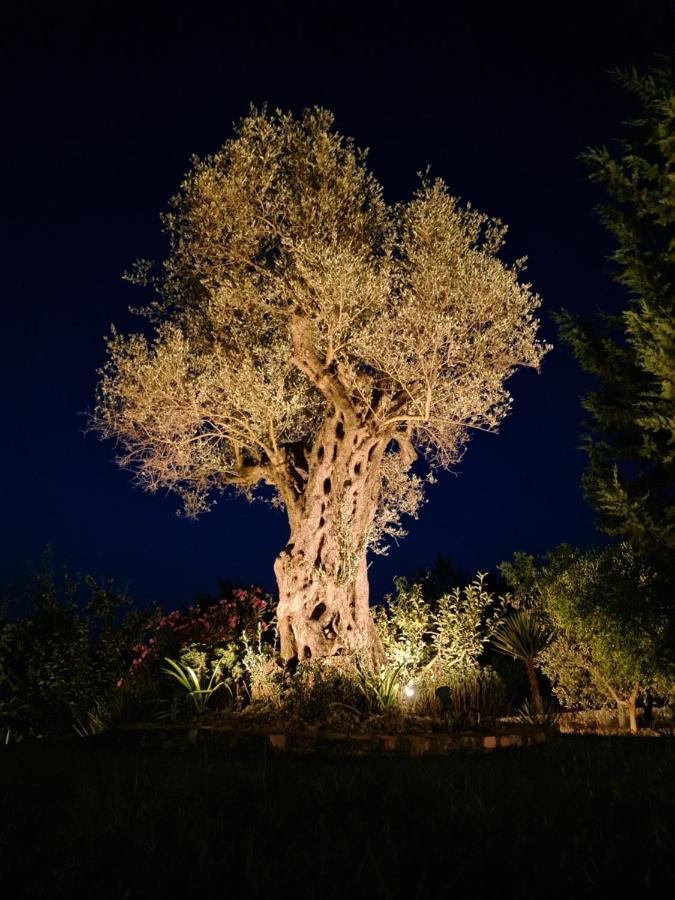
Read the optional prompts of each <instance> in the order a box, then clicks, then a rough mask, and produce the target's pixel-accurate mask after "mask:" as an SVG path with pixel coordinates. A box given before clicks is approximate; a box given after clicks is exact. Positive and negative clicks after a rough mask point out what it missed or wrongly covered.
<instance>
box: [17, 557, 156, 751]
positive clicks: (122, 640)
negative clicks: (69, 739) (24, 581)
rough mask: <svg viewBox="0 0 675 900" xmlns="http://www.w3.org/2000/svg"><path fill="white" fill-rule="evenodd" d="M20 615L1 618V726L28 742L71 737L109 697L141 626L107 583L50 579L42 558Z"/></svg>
mask: <svg viewBox="0 0 675 900" xmlns="http://www.w3.org/2000/svg"><path fill="white" fill-rule="evenodd" d="M19 602H20V609H19V613H20V614H19V615H13V616H12V617H11V619H4V620H3V619H2V617H0V725H2V726H6V727H9V728H11V730H12V733H14V734H19V733H20V734H22V735H24V736H26V737H28V736H34V737H39V736H50V737H51V736H63V735H67V734H72V726H73V723H74V722H77V721H78V720H79V721H80V722H83V721H84V720H85V718H86V716H87V715H88V713H89V711H90V710H92V709H94V706H95V704H96V702H97V701H98V700H99V699H101V700H109V699H111V698H112V697H113V696H114V695H115V693H116V691H117V690H118V688H117V684H118V681H119V679H120V677H121V676H122V675H123V674H124V673H125V672H126V671H127V670H128V668H129V664H130V662H131V658H132V651H131V647H132V645H133V643H134V641H136V640H138V639H139V636H140V635H142V634H143V630H144V628H145V625H146V623H147V620H148V614H147V612H145V611H141V610H134V609H129V608H128V607H130V606H131V604H132V600H131V598H130V597H129V596H128V595H127V594H126V593H125V592H123V591H119V590H117V589H116V588H115V586H114V584H113V582H112V581H111V580H110V579H101V580H96V579H93V578H90V577H82V578H80V577H78V578H74V577H69V576H68V575H65V576H64V577H63V578H62V579H59V580H57V579H56V578H55V577H54V574H53V571H52V566H51V559H50V554H49V552H47V553H45V555H44V558H43V561H42V565H41V567H40V569H39V570H38V572H37V577H36V579H35V581H34V583H33V585H32V586H31V589H30V590H29V593H28V595H27V596H24V597H21V598H20V601H19Z"/></svg>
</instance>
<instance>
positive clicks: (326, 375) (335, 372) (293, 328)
mask: <svg viewBox="0 0 675 900" xmlns="http://www.w3.org/2000/svg"><path fill="white" fill-rule="evenodd" d="M289 330H290V334H291V340H292V342H293V356H292V357H291V362H292V363H293V365H294V366H296V368H298V369H299V370H300V371H301V372H303V373H304V374H305V375H306V376H307V377H308V378H309V379H310V381H311V382H312V383H313V384H314V385H315V386H316V387H317V388H318V390H320V391H321V393H322V394H323V396H324V397H325V398H326V400H328V401H329V402H330V403H332V404H333V406H334V407H335V408H336V409H339V410H340V411H341V412H343V413H344V414H345V415H347V416H350V417H354V418H355V417H356V414H355V410H354V406H353V404H352V399H351V396H350V393H349V390H348V389H347V386H346V385H345V383H344V381H343V380H342V378H341V377H340V372H339V367H338V365H337V364H336V363H332V364H331V365H330V366H328V365H326V364H325V362H323V361H322V360H321V358H320V357H319V356H318V354H317V352H316V350H315V349H314V345H313V343H312V339H311V326H310V324H309V322H308V321H307V319H305V318H303V317H301V316H298V315H294V316H291V317H290V319H289Z"/></svg>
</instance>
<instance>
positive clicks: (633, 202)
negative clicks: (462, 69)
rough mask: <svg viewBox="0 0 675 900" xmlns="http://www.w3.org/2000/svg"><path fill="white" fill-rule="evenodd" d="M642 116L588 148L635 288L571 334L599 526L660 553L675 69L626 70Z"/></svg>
mask: <svg viewBox="0 0 675 900" xmlns="http://www.w3.org/2000/svg"><path fill="white" fill-rule="evenodd" d="M617 77H618V79H619V81H620V83H621V84H622V85H623V87H624V88H626V89H627V90H628V91H629V92H630V93H632V94H633V95H635V96H636V97H637V98H638V100H639V102H640V104H641V107H642V112H641V115H640V116H639V117H638V118H635V119H632V120H631V121H629V122H628V123H626V124H627V126H628V133H627V136H626V137H624V139H623V140H621V141H620V142H619V143H618V147H617V148H616V149H615V150H609V149H608V148H606V147H599V148H593V149H590V150H588V151H587V152H586V153H585V154H583V157H582V158H583V160H584V162H585V163H586V165H587V166H588V169H589V172H590V177H591V180H592V181H594V182H596V183H598V184H601V185H603V186H604V188H605V190H606V192H607V195H608V200H609V202H608V203H606V204H605V205H603V206H602V207H600V210H599V213H600V218H601V221H602V223H603V224H604V225H605V227H606V228H607V230H608V231H609V232H610V234H611V235H612V237H613V238H614V240H615V242H616V248H615V250H614V252H613V253H612V256H611V259H612V260H613V262H614V264H615V265H614V273H613V274H614V278H615V280H616V281H618V282H619V284H621V285H623V286H624V287H625V288H626V289H627V290H628V292H629V300H628V303H627V306H626V308H625V309H624V311H623V312H622V313H621V314H619V315H616V316H603V317H601V318H598V319H596V320H595V321H594V322H580V321H578V320H576V319H574V318H573V317H572V316H571V315H569V314H568V313H564V314H563V315H562V316H560V318H559V324H560V333H561V337H562V338H563V340H565V341H566V342H567V343H568V344H569V345H570V346H571V347H572V349H573V350H574V353H575V355H576V357H577V359H578V360H579V362H580V363H581V365H582V367H583V368H584V370H585V371H587V372H588V373H590V374H591V375H593V376H594V377H595V378H596V381H597V388H596V389H595V390H594V391H593V392H592V393H590V394H588V395H587V396H586V397H585V399H584V407H585V409H586V410H587V411H588V413H589V414H590V418H589V423H588V427H589V430H588V433H587V435H586V437H585V448H586V449H587V451H588V454H589V464H588V467H587V470H586V472H585V475H584V488H585V492H586V494H587V497H588V498H589V500H590V501H591V503H592V504H593V506H594V507H595V509H596V510H597V512H598V523H599V525H600V527H601V528H602V529H603V530H604V531H606V532H607V533H608V534H610V535H614V536H616V537H618V538H620V539H622V540H628V541H630V542H631V543H632V544H633V546H635V547H636V548H637V549H638V550H639V551H640V552H642V553H647V554H649V555H654V554H656V555H657V556H659V558H660V560H661V564H662V565H664V564H666V565H669V566H672V564H673V558H674V557H675V180H674V171H675V170H674V166H675V90H674V87H673V76H672V72H670V71H669V70H666V69H658V70H655V71H653V72H651V73H649V74H646V75H640V74H638V73H637V72H635V71H632V72H629V73H624V74H621V73H619V75H618V76H617Z"/></svg>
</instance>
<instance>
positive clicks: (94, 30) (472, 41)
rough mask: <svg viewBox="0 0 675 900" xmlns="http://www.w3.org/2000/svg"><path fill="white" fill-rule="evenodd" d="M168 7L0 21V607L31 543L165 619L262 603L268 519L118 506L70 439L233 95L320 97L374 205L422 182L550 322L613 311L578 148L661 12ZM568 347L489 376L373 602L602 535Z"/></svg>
mask: <svg viewBox="0 0 675 900" xmlns="http://www.w3.org/2000/svg"><path fill="white" fill-rule="evenodd" d="M245 7H246V4H243V3H237V4H228V3H226V2H221V3H190V4H187V3H186V4H184V5H183V6H182V7H179V8H178V9H179V10H180V11H179V12H173V11H171V7H170V4H162V5H161V6H157V7H155V8H153V7H152V6H151V5H149V4H141V3H139V4H138V8H136V9H135V10H128V9H127V8H126V7H125V6H124V4H120V3H114V4H107V3H100V2H99V3H95V4H89V5H88V6H86V7H83V8H81V9H77V8H75V7H74V6H69V5H68V4H67V3H64V4H61V3H45V4H43V5H40V4H33V3H20V4H16V5H15V7H14V8H12V7H11V6H10V7H9V11H8V8H7V6H5V12H4V13H3V21H2V29H0V33H1V36H0V41H1V42H2V50H1V58H2V60H1V62H2V67H3V72H2V84H3V94H4V96H3V115H2V119H3V126H4V127H3V131H4V135H5V136H4V139H3V142H2V153H3V156H4V159H3V194H4V198H3V199H4V203H3V205H4V213H5V214H4V216H3V234H2V247H3V264H2V269H1V277H2V297H3V319H2V323H3V332H4V335H3V352H2V359H1V360H0V367H1V369H2V371H1V378H0V384H1V386H2V387H1V389H2V410H3V417H2V421H3V426H4V427H3V440H2V442H1V443H0V452H1V454H2V482H1V487H0V490H1V492H2V493H1V497H0V508H1V509H2V517H1V522H0V528H1V532H0V567H1V568H0V591H1V592H2V593H3V594H5V595H9V596H11V595H12V594H14V593H18V592H19V591H20V590H21V585H22V584H23V583H24V581H25V578H26V573H27V571H28V567H29V565H30V563H31V562H34V561H36V560H37V559H38V558H39V556H40V554H41V551H42V548H43V547H44V546H45V545H46V544H47V543H50V542H51V543H52V544H53V547H54V556H55V559H56V560H57V561H58V562H59V563H61V562H63V563H67V565H68V566H69V567H70V568H71V569H72V570H80V571H86V572H90V573H92V574H96V575H105V576H107V575H110V576H112V577H114V578H115V580H117V581H118V582H120V583H121V584H123V585H128V587H129V589H130V591H131V592H132V594H133V595H134V596H135V597H136V598H137V599H138V600H139V601H140V602H146V601H148V600H151V599H156V600H159V601H160V602H162V603H163V604H165V605H167V606H173V605H180V604H182V603H184V602H188V601H190V600H191V599H192V598H193V597H194V596H195V595H196V594H197V593H198V592H199V591H201V590H210V589H212V588H214V586H215V581H216V578H217V577H222V578H225V579H229V580H231V581H234V582H241V583H251V582H257V583H260V584H262V585H263V586H264V587H265V588H267V589H271V588H273V586H274V577H273V573H272V563H273V560H274V557H275V555H276V553H277V552H278V551H279V550H280V549H281V548H282V546H283V545H284V543H285V540H286V536H287V528H286V524H285V519H284V516H283V514H281V513H279V512H275V511H273V510H272V509H270V508H268V507H267V506H265V505H263V504H262V503H256V504H253V505H252V506H248V505H247V504H246V502H245V501H243V500H241V499H223V500H222V501H221V502H220V503H219V505H218V507H217V508H216V509H215V510H214V511H212V512H211V513H209V514H207V515H205V516H204V517H203V518H202V519H200V520H199V521H197V522H191V521H187V520H185V519H182V518H178V517H176V516H175V514H174V513H175V510H176V508H177V502H176V501H175V500H174V499H172V498H171V497H164V496H151V495H148V494H144V493H142V492H141V491H140V490H138V489H137V488H134V487H133V486H132V483H131V478H130V475H129V473H128V472H124V471H120V470H119V469H117V468H116V466H115V465H114V463H113V461H112V460H113V455H114V449H113V446H112V445H111V444H110V443H100V442H99V441H97V440H96V438H95V437H93V436H91V435H89V436H85V434H84V433H83V432H84V428H85V424H86V416H85V415H83V413H84V412H85V411H86V410H87V409H88V408H90V407H91V405H92V402H93V395H94V388H95V383H96V369H97V368H98V367H99V366H100V365H101V364H102V362H103V359H104V344H103V336H104V335H105V334H106V333H107V332H108V330H109V327H110V324H111V323H113V322H114V323H115V324H116V325H117V326H118V328H119V329H120V330H123V331H129V330H133V329H135V328H138V327H139V324H138V323H139V320H138V319H136V318H135V317H134V316H133V315H131V314H130V313H129V309H128V308H129V306H134V305H139V304H142V303H143V302H144V300H146V299H149V298H148V295H144V294H143V292H142V291H141V290H140V289H139V288H134V287H132V286H130V285H128V284H126V283H124V282H122V281H121V280H120V276H121V274H122V273H123V271H124V270H125V269H127V268H128V267H129V266H130V264H131V263H132V262H133V260H134V259H135V258H136V257H154V258H158V257H161V256H162V254H163V253H164V250H165V245H164V240H163V236H162V234H161V231H160V226H159V218H158V215H159V212H160V211H161V210H162V209H164V208H165V207H166V203H167V200H168V198H169V196H170V195H171V194H172V193H173V192H174V190H175V189H176V188H177V186H178V184H179V181H180V179H181V177H182V175H183V174H184V172H185V171H186V170H187V168H188V166H189V160H190V157H191V155H192V154H195V153H196V154H206V153H208V152H210V151H213V150H215V149H217V148H218V147H219V146H220V145H221V144H222V142H223V141H224V140H225V139H226V138H227V137H229V136H230V135H231V129H232V123H233V122H234V121H236V120H238V119H239V118H240V117H241V116H243V115H244V114H245V113H246V111H247V109H248V107H249V104H250V103H251V102H253V103H256V104H261V103H263V102H267V103H268V104H269V105H270V106H273V107H277V106H278V107H281V108H284V109H287V108H291V109H293V110H294V111H296V112H299V111H300V110H301V109H302V108H303V107H306V106H313V105H321V106H325V107H327V108H329V109H331V110H332V111H333V112H334V113H335V116H336V127H337V128H338V130H339V131H341V132H342V133H344V134H348V135H352V136H353V137H354V138H355V140H356V142H357V143H358V144H359V145H360V146H367V147H369V148H370V157H369V159H370V166H371V167H372V169H373V170H374V172H375V174H376V175H377V177H378V178H379V180H380V181H381V182H382V183H383V185H384V187H385V193H386V196H387V198H388V199H389V200H391V201H395V200H399V199H405V198H407V197H409V195H410V193H411V191H412V190H413V189H414V187H415V185H416V182H417V179H416V173H417V172H418V171H420V170H422V169H424V168H426V166H427V165H429V166H431V172H432V174H434V175H439V176H441V177H442V178H443V179H444V180H445V181H446V182H447V183H448V185H449V187H450V189H451V191H452V193H454V194H455V195H457V196H459V197H461V198H462V199H463V200H465V201H471V203H472V205H474V206H477V207H478V208H479V209H481V210H482V211H484V212H487V213H489V214H491V215H494V216H498V217H500V218H502V219H503V220H504V221H505V222H506V223H508V225H509V228H510V230H509V238H510V239H509V241H508V243H507V248H506V255H507V257H508V258H510V259H515V258H517V257H520V256H522V255H527V256H528V257H529V260H530V262H529V267H528V280H530V281H531V282H532V283H533V285H534V286H535V288H536V290H537V291H538V292H539V293H540V294H541V296H542V298H543V307H542V311H541V317H542V335H543V337H545V338H546V339H547V340H549V341H554V340H555V328H554V326H553V324H552V322H551V319H550V313H551V312H552V311H554V310H556V309H559V308H560V307H563V306H565V307H567V308H569V309H571V310H573V311H575V312H577V313H580V314H592V313H593V312H594V311H596V310H597V309H605V310H610V309H616V308H618V306H620V305H621V304H622V303H623V302H624V297H623V293H622V290H621V289H620V288H619V287H617V286H616V285H614V284H613V282H612V281H611V280H610V279H609V277H608V270H609V264H608V263H607V262H606V259H605V257H606V256H607V253H608V252H609V251H610V249H611V244H610V242H609V239H608V238H607V236H606V235H605V234H604V232H603V231H602V229H601V227H600V225H599V223H598V222H597V219H596V217H595V215H594V213H593V207H594V206H595V205H596V203H597V202H598V201H599V200H601V199H602V194H601V193H600V191H599V190H598V189H597V188H595V187H593V186H592V185H590V184H589V183H588V181H587V179H586V174H585V171H584V169H583V166H582V165H581V163H579V161H578V160H577V156H578V154H579V153H580V152H581V151H582V150H583V149H584V147H586V146H587V145H595V144H601V143H607V142H610V141H611V140H612V139H613V138H615V137H617V136H618V135H619V134H620V133H621V124H620V123H621V121H622V120H623V119H625V118H627V117H629V115H630V114H631V113H632V112H633V111H634V110H632V109H631V106H630V104H629V102H628V101H627V99H626V97H625V95H624V94H623V93H622V91H621V90H620V89H619V88H618V86H617V85H616V84H614V83H613V82H612V80H611V79H610V78H609V77H608V75H607V70H608V69H611V68H614V67H626V66H629V65H632V64H636V65H638V66H645V65H649V64H650V63H652V62H653V60H654V54H655V53H658V52H661V53H665V52H668V51H669V49H670V48H671V47H672V46H673V27H672V24H673V23H672V9H673V5H672V3H671V2H666V0H663V2H662V0H649V2H647V0H631V2H628V0H613V2H607V3H604V2H593V0H586V2H584V3H577V2H576V0H575V2H565V3H561V4H549V3H541V2H540V3H537V4H532V5H529V4H522V3H520V4H519V3H517V2H516V3H504V4H499V5H496V4H495V9H493V8H492V6H491V5H486V4H485V3H481V2H478V0H474V2H447V3H444V4H438V5H425V4H423V3H405V4H396V3H389V4H388V5H387V7H386V13H381V14H379V15H375V13H374V12H373V13H371V12H369V10H371V9H374V7H372V6H369V4H367V3H361V4H358V5H355V6H353V7H352V6H351V5H349V4H345V3H335V2H323V3H317V4H315V5H311V4H309V5H303V6H302V7H301V6H300V5H299V4H293V3H277V4H274V5H270V6H269V7H265V6H263V5H261V4H255V5H254V4H249V5H248V9H249V12H245V11H244V10H245ZM586 386H587V385H586V382H585V380H584V378H583V376H582V375H581V374H580V372H579V370H578V368H577V366H576V364H575V362H574V360H573V359H572V357H571V354H570V352H569V350H567V349H566V348H561V347H558V348H556V349H555V350H554V351H553V352H552V353H551V354H549V356H548V357H546V359H545V360H544V364H543V368H542V372H541V374H540V375H537V374H536V373H534V372H532V371H525V372H522V373H520V374H518V375H517V376H516V377H515V378H513V379H512V381H511V383H510V387H511V389H512V393H513V395H514V412H513V414H512V415H511V416H510V417H509V418H508V419H507V420H506V421H505V422H504V424H503V426H502V428H501V433H500V434H499V435H498V436H491V435H485V434H478V435H477V436H476V437H475V438H474V439H473V441H472V443H471V444H470V446H469V448H468V452H467V454H466V456H465V458H464V460H463V462H462V463H461V465H460V466H459V467H458V469H457V470H456V471H455V472H454V473H443V474H441V476H440V479H439V482H438V484H436V485H435V486H434V487H433V488H432V489H431V490H430V492H429V500H428V503H427V504H426V505H425V507H424V508H423V509H422V512H421V515H420V518H419V520H418V521H417V522H414V521H413V522H410V534H409V536H408V537H407V538H406V539H405V540H404V541H403V542H402V543H401V545H400V546H399V547H398V548H396V547H394V548H393V549H392V551H391V553H390V555H389V557H387V558H376V559H375V561H374V563H373V566H372V568H371V585H372V595H373V599H378V598H380V597H381V596H382V595H383V594H384V593H385V592H386V591H388V590H389V589H390V587H391V578H392V576H393V575H397V574H404V575H409V574H412V573H414V571H415V568H416V567H417V566H418V565H424V564H430V563H432V562H433V560H434V558H435V556H436V555H437V554H438V553H443V554H447V555H449V556H450V557H451V558H452V559H453V561H455V562H456V563H457V564H458V565H461V566H463V567H465V568H466V569H467V570H468V571H469V572H473V571H475V570H477V569H481V570H488V569H490V568H493V567H494V566H495V565H496V564H498V563H499V562H500V561H501V560H502V559H504V558H507V557H509V556H511V554H512V553H513V551H515V550H527V551H530V552H533V553H540V552H544V551H546V550H547V549H551V548H552V547H554V546H555V545H556V544H558V543H560V542H562V541H566V542H570V543H573V544H577V545H580V546H588V545H589V544H592V543H594V542H598V541H601V540H602V536H601V535H599V534H597V533H596V532H595V531H594V528H593V514H592V511H591V510H590V509H589V508H588V507H587V505H586V504H585V502H584V500H583V499H582V496H581V491H580V488H579V478H580V473H581V470H582V467H583V462H584V456H583V454H582V453H581V452H580V451H579V450H578V446H579V431H580V422H581V418H582V411H581V408H580V405H579V397H580V395H581V394H582V393H583V392H584V390H585V388H586Z"/></svg>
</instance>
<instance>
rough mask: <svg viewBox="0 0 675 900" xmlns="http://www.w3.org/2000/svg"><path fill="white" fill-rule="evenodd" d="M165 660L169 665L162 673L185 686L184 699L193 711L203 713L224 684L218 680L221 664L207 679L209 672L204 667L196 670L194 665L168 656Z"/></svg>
mask: <svg viewBox="0 0 675 900" xmlns="http://www.w3.org/2000/svg"><path fill="white" fill-rule="evenodd" d="M164 662H165V663H166V664H167V665H166V666H165V667H163V668H162V673H163V674H164V675H166V676H167V678H171V679H173V680H174V681H175V682H177V683H178V684H179V685H180V687H181V688H183V690H184V692H185V693H184V699H185V700H186V701H187V704H188V707H189V708H190V709H191V711H192V712H193V713H195V714H197V715H198V714H199V713H203V712H204V710H205V709H206V707H207V706H208V703H209V700H210V699H211V697H212V696H213V694H215V692H216V691H217V690H218V689H219V688H220V687H222V686H223V684H222V682H219V681H218V678H219V677H220V666H218V665H216V666H215V667H214V670H213V672H212V673H211V675H210V677H209V678H208V679H207V673H206V672H205V671H204V670H203V669H202V670H199V671H195V669H193V668H192V666H188V665H186V664H184V663H180V662H176V660H175V659H171V658H170V657H168V656H165V657H164Z"/></svg>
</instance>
